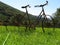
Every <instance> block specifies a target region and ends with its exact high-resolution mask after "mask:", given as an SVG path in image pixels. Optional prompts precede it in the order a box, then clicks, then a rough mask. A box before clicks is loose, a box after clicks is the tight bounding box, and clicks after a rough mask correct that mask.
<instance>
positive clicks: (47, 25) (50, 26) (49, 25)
mask: <svg viewBox="0 0 60 45" xmlns="http://www.w3.org/2000/svg"><path fill="white" fill-rule="evenodd" d="M41 26H42V31H43V32H45V31H47V30H49V31H51V30H54V29H55V24H54V20H53V18H52V17H51V16H49V15H47V16H42V17H41Z"/></svg>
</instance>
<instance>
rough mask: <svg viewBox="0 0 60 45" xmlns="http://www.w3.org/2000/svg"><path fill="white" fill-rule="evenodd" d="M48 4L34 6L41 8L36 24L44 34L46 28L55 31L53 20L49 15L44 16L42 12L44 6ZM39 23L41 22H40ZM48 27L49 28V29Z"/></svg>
mask: <svg viewBox="0 0 60 45" xmlns="http://www.w3.org/2000/svg"><path fill="white" fill-rule="evenodd" d="M47 4H48V1H46V3H45V4H43V5H36V6H35V7H41V8H42V11H41V12H40V14H39V16H38V17H37V23H38V24H39V23H40V24H42V30H43V32H45V30H46V27H47V28H50V27H51V28H53V30H54V29H55V23H54V19H53V17H52V16H50V15H46V14H45V11H44V6H46V5H47ZM47 16H49V17H50V19H48V17H47ZM40 21H41V22H40ZM50 25H51V26H50ZM49 26H50V27H49Z"/></svg>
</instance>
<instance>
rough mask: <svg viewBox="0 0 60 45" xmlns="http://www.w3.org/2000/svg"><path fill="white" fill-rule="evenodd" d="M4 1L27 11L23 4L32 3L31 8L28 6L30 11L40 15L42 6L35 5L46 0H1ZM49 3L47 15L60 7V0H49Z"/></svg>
mask: <svg viewBox="0 0 60 45" xmlns="http://www.w3.org/2000/svg"><path fill="white" fill-rule="evenodd" d="M0 1H1V2H3V3H6V4H8V5H10V6H12V7H14V8H16V9H19V10H21V11H24V12H25V9H22V8H21V7H22V6H25V5H28V4H29V5H30V6H31V8H28V13H30V14H32V15H36V16H38V15H39V14H40V12H41V7H36V8H35V7H34V6H35V5H41V4H44V3H46V0H0ZM47 1H48V5H46V6H45V7H44V9H45V13H46V14H47V15H52V14H53V13H55V12H56V10H57V8H59V7H60V0H47Z"/></svg>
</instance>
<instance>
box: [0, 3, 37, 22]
mask: <svg viewBox="0 0 60 45" xmlns="http://www.w3.org/2000/svg"><path fill="white" fill-rule="evenodd" d="M29 17H30V19H31V20H34V19H35V18H36V16H33V15H31V14H29ZM16 18H19V20H20V19H21V18H22V19H24V20H26V19H25V18H27V16H26V15H25V12H22V11H20V10H18V9H15V8H13V7H11V6H9V5H7V4H4V3H3V2H0V21H11V22H13V20H15V19H16ZM8 19H9V20H8ZM11 19H12V20H11ZM22 19H21V20H22Z"/></svg>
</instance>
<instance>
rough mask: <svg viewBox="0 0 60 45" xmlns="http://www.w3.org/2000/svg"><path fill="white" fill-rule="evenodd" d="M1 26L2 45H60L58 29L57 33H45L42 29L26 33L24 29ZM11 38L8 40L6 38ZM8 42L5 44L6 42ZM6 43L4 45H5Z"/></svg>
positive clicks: (47, 30) (47, 31) (0, 38)
mask: <svg viewBox="0 0 60 45" xmlns="http://www.w3.org/2000/svg"><path fill="white" fill-rule="evenodd" d="M19 28H20V30H18V27H16V26H8V30H6V28H5V26H0V45H60V29H59V28H56V29H55V31H54V32H53V30H50V29H51V28H49V29H46V30H45V33H43V32H42V29H41V28H38V27H37V28H36V30H31V31H27V32H25V30H24V27H19ZM8 33H9V36H8V38H7V40H6V37H7V35H8ZM5 40H6V42H5V43H4V41H5ZM3 43H4V44H3Z"/></svg>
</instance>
